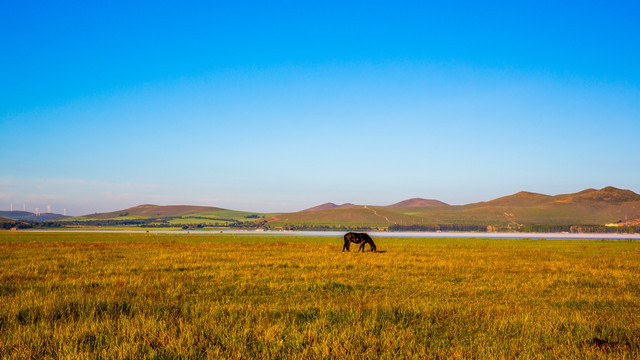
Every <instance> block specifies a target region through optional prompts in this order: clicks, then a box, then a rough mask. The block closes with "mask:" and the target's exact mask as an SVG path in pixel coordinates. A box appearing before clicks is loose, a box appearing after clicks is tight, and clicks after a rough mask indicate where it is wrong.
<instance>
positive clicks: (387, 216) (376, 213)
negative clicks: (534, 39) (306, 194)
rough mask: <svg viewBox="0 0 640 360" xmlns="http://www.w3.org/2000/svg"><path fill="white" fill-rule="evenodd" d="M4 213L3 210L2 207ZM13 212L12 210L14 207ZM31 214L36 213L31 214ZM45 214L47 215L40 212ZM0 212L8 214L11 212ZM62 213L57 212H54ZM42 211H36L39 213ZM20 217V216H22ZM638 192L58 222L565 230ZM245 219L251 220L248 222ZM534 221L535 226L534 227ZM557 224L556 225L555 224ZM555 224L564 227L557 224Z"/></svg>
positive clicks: (178, 212) (631, 220) (631, 211)
mask: <svg viewBox="0 0 640 360" xmlns="http://www.w3.org/2000/svg"><path fill="white" fill-rule="evenodd" d="M4 213H5V214H6V213H7V212H4ZM13 213H16V212H13ZM31 215H35V214H31ZM44 215H46V214H44ZM0 216H3V217H7V218H11V217H10V216H7V215H3V212H0ZM58 216H60V215H58ZM42 217H43V215H41V216H40V218H42ZM21 219H24V218H21ZM638 219H640V195H638V194H636V193H634V192H633V191H631V190H621V189H617V188H614V187H606V188H603V189H600V190H596V189H586V190H583V191H580V192H577V193H572V194H561V195H554V196H552V195H545V194H538V193H532V192H525V191H523V192H519V193H516V194H513V195H508V196H504V197H500V198H497V199H494V200H490V201H486V202H478V203H472V204H466V205H449V204H446V203H444V202H442V201H439V200H433V199H422V198H413V199H408V200H404V201H400V202H397V203H394V204H391V205H386V206H374V205H356V204H351V203H345V204H342V205H337V204H334V203H325V204H321V205H318V206H314V207H312V208H309V209H305V210H302V211H298V212H293V213H278V214H263V213H256V212H247V211H235V210H228V209H222V208H218V207H207V206H188V205H169V206H158V205H150V204H147V205H140V206H136V207H132V208H129V209H124V210H119V211H113V212H109V213H100V214H90V215H85V216H82V217H76V218H70V219H62V220H61V221H62V222H67V221H71V222H76V223H77V222H82V221H92V222H94V223H95V222H98V221H110V222H111V223H119V222H120V223H126V222H128V223H130V224H136V223H138V224H140V223H152V224H156V225H158V224H160V225H161V226H165V225H167V224H169V225H174V226H180V225H189V226H191V225H194V224H199V225H200V226H238V225H239V224H243V225H242V226H250V224H251V223H255V226H259V227H264V228H270V229H287V228H296V229H304V228H307V229H309V228H314V229H344V228H363V229H367V228H369V229H396V230H397V229H404V228H407V229H409V228H415V229H462V230H465V229H490V228H491V229H514V230H523V229H525V230H526V229H535V226H546V228H548V229H565V228H566V226H573V225H575V226H581V225H597V226H604V225H606V224H609V225H610V226H616V225H617V224H630V225H634V224H638V223H639V222H640V220H638ZM248 224H249V225H248ZM532 226H533V227H532ZM554 226H556V227H554ZM557 226H565V227H564V228H558V227H557Z"/></svg>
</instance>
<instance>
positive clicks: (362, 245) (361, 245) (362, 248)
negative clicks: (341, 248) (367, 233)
mask: <svg viewBox="0 0 640 360" xmlns="http://www.w3.org/2000/svg"><path fill="white" fill-rule="evenodd" d="M365 244H366V242H364V241H363V242H362V244H360V249H358V251H362V252H364V245H365Z"/></svg>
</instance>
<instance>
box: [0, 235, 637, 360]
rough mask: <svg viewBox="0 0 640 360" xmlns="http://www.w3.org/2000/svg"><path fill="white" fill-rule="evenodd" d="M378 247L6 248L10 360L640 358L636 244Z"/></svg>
mask: <svg viewBox="0 0 640 360" xmlns="http://www.w3.org/2000/svg"><path fill="white" fill-rule="evenodd" d="M375 240H376V243H377V245H378V248H379V249H380V250H383V251H386V252H383V253H364V254H363V253H355V252H351V253H342V252H341V251H340V250H341V249H342V243H341V239H339V238H333V237H275V236H232V235H210V236H193V235H191V236H186V235H144V234H76V233H66V234H58V233H55V234H54V233H8V232H5V233H0V355H1V356H0V357H2V358H158V359H159V358H212V359H218V358H229V359H240V358H245V359H246V358H266V359H269V358H274V359H275V358H277V359H281V358H287V359H309V358H336V359H338V358H340V359H343V358H357V359H361V358H384V359H391V358H420V359H422V358H433V359H438V358H442V359H444V358H460V359H512V358H536V359H538V358H539V359H556V358H601V359H624V358H627V359H634V358H639V357H640V297H639V295H640V262H638V259H639V258H640V243H638V242H634V241H574V240H572V241H544V240H487V239H482V240H480V239H415V238H414V239H412V238H378V239H375ZM594 337H597V338H599V339H603V340H605V341H607V342H608V343H606V344H601V345H598V344H594V343H593V341H592V339H593V338H594Z"/></svg>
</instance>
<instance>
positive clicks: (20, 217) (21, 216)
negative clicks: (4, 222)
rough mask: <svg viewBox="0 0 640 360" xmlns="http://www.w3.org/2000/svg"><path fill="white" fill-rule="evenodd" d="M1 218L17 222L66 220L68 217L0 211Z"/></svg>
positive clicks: (52, 214)
mask: <svg viewBox="0 0 640 360" xmlns="http://www.w3.org/2000/svg"><path fill="white" fill-rule="evenodd" d="M0 217H3V218H6V219H9V220H17V221H35V222H40V221H50V220H58V219H64V218H67V217H68V216H64V215H60V214H54V213H41V214H40V215H36V214H34V213H32V212H28V211H0Z"/></svg>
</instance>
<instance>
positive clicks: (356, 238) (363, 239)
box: [342, 232, 376, 252]
mask: <svg viewBox="0 0 640 360" xmlns="http://www.w3.org/2000/svg"><path fill="white" fill-rule="evenodd" d="M351 243H354V244H360V248H359V249H358V251H362V252H364V245H365V244H369V246H370V247H371V251H373V252H375V251H376V244H374V243H373V239H371V236H369V234H367V233H354V232H348V233H346V234H345V235H344V246H343V247H342V251H344V250H345V249H346V250H347V251H349V246H350V245H351Z"/></svg>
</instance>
